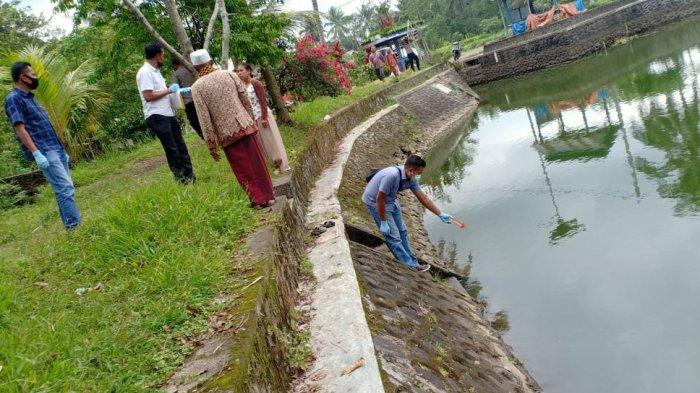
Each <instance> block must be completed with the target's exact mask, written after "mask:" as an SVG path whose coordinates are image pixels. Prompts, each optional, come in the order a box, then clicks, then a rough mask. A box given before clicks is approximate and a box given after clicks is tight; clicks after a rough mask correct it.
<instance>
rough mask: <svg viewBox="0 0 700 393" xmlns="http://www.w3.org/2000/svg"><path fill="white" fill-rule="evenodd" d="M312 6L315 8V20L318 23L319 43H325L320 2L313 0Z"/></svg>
mask: <svg viewBox="0 0 700 393" xmlns="http://www.w3.org/2000/svg"><path fill="white" fill-rule="evenodd" d="M311 5H312V6H313V7H314V20H315V21H316V34H318V37H316V38H318V40H319V42H325V41H326V38H325V37H324V36H325V34H324V31H323V24H322V23H321V13H320V12H319V10H318V0H311Z"/></svg>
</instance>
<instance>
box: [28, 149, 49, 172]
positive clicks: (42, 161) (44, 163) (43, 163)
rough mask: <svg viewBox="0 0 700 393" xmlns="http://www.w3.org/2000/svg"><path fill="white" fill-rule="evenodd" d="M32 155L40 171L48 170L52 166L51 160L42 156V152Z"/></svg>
mask: <svg viewBox="0 0 700 393" xmlns="http://www.w3.org/2000/svg"><path fill="white" fill-rule="evenodd" d="M32 155H33V156H34V161H36V165H37V166H38V167H39V169H41V170H44V169H48V168H49V166H50V165H51V164H50V163H49V160H48V159H47V158H46V156H45V155H43V154H41V152H40V151H39V150H37V151H35V152H34V153H32Z"/></svg>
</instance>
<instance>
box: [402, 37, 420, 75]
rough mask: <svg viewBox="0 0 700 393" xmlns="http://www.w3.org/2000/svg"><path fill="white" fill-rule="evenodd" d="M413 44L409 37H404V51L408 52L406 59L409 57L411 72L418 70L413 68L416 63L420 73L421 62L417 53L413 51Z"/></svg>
mask: <svg viewBox="0 0 700 393" xmlns="http://www.w3.org/2000/svg"><path fill="white" fill-rule="evenodd" d="M411 44H412V42H411V40H410V39H409V38H408V37H404V38H403V40H402V41H401V45H402V46H403V50H404V51H406V57H408V63H409V64H410V65H411V70H413V71H415V70H416V69H415V68H414V67H413V63H415V66H416V67H418V70H419V71H420V60H419V59H418V55H416V53H415V52H414V51H413V47H412V46H411Z"/></svg>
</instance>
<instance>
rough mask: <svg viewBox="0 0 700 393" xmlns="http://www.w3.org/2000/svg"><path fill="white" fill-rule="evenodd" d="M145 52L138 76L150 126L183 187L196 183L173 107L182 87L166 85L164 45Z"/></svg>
mask: <svg viewBox="0 0 700 393" xmlns="http://www.w3.org/2000/svg"><path fill="white" fill-rule="evenodd" d="M144 52H145V54H146V62H145V63H144V64H143V66H141V68H140V69H139V72H138V73H137V74H136V83H137V85H138V88H139V93H140V94H139V95H140V97H141V104H142V106H143V114H144V116H145V118H146V125H147V126H148V128H149V129H150V130H151V132H153V133H154V134H155V135H156V136H157V137H158V139H159V140H160V143H161V145H163V150H164V151H165V157H166V158H167V160H168V166H169V167H170V170H171V171H172V172H173V175H175V179H177V181H179V182H180V183H183V184H185V183H191V182H193V181H194V173H193V172H192V161H191V160H190V154H189V152H188V151H187V145H186V144H185V140H184V139H183V137H182V129H181V128H180V123H178V121H177V118H175V112H174V111H173V108H172V106H171V105H170V95H171V94H177V93H178V91H179V90H180V86H178V84H177V83H173V84H172V85H170V87H168V86H166V85H165V79H163V75H161V73H160V71H159V70H158V69H159V68H160V67H162V66H163V62H164V61H165V56H164V55H163V48H162V47H161V46H160V45H158V44H156V43H151V44H148V45H146V48H145V50H144Z"/></svg>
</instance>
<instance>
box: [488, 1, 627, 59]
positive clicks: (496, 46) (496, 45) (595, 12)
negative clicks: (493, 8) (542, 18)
mask: <svg viewBox="0 0 700 393" xmlns="http://www.w3.org/2000/svg"><path fill="white" fill-rule="evenodd" d="M636 1H639V0H618V1H616V2H613V3H609V4H606V5H604V6H602V7H598V8H594V9H592V10H587V11H585V12H582V13H579V14H577V15H574V16H572V17H569V18H566V19H561V20H558V21H556V22H555V23H550V24H548V25H546V26H542V27H540V28H538V29H535V30H530V31H527V32H525V34H521V35H518V36H513V37H508V38H503V39H500V40H498V41H493V42H489V43H487V44H486V45H484V52H492V51H494V50H501V49H504V48H507V47H511V46H517V45H521V44H523V43H524V42H526V41H530V40H532V39H535V38H539V37H542V36H544V35H547V34H550V33H552V32H554V31H558V30H562V29H566V28H568V27H571V26H573V25H575V24H577V23H580V22H583V21H585V20H590V19H593V18H597V17H598V16H600V15H602V14H604V13H607V12H610V11H612V10H615V9H617V8H620V7H622V6H625V5H627V4H631V3H634V2H636Z"/></svg>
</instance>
